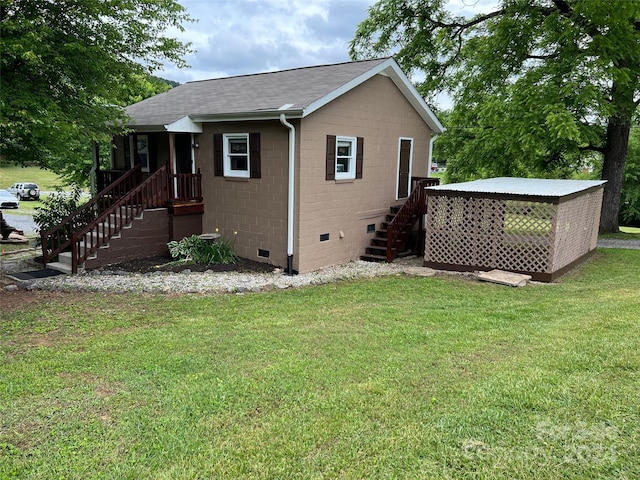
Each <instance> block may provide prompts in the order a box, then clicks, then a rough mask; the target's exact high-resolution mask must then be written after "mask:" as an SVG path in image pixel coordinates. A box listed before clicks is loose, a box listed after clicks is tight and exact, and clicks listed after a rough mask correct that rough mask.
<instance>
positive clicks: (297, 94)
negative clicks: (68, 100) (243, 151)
mask: <svg viewBox="0 0 640 480" xmlns="http://www.w3.org/2000/svg"><path fill="white" fill-rule="evenodd" d="M378 74H380V75H386V76H388V77H390V78H391V79H392V80H393V82H394V83H395V84H396V86H397V87H398V88H399V89H400V91H401V92H402V93H403V95H404V96H405V97H406V98H407V100H408V101H409V102H410V103H411V104H412V105H413V107H414V108H415V109H416V111H417V112H418V113H419V114H420V115H421V117H422V118H423V119H424V121H425V122H426V123H427V125H428V126H429V128H430V129H431V131H432V132H433V133H435V134H438V133H441V132H443V131H444V127H443V126H442V124H441V123H440V122H439V121H438V119H437V118H436V117H435V115H434V114H433V112H432V111H431V110H430V108H429V107H428V105H427V104H426V102H425V101H424V99H423V98H422V97H421V96H420V94H419V93H418V92H417V90H416V89H415V88H414V87H413V85H412V84H411V82H410V81H409V80H408V79H407V77H406V76H405V75H404V73H403V72H402V70H401V69H400V67H399V66H398V64H397V63H396V62H395V60H394V59H393V58H379V59H375V60H364V61H358V62H347V63H338V64H333V65H320V66H314V67H304V68H296V69H291V70H283V71H278V72H268V73H258V74H253V75H242V76H236V77H227V78H218V79H212V80H201V81H194V82H188V83H185V84H183V85H179V86H178V87H175V88H173V89H171V90H169V91H168V92H165V93H162V94H160V95H156V96H154V97H151V98H148V99H146V100H143V101H141V102H138V103H135V104H133V105H130V106H129V107H127V108H126V112H127V114H128V115H129V117H130V122H129V124H128V125H129V126H130V127H132V128H135V129H136V130H142V129H143V128H144V129H148V130H167V129H169V128H170V127H169V126H170V125H172V124H173V125H175V124H176V122H178V121H179V120H181V119H184V118H185V117H188V118H189V119H190V120H191V121H192V122H194V123H201V122H214V121H232V120H254V119H271V118H279V116H280V114H282V113H285V114H286V115H287V118H302V117H305V116H307V115H309V114H311V113H312V112H314V111H315V110H317V109H319V108H321V107H322V106H324V105H326V104H327V103H329V102H331V101H332V100H334V99H336V98H338V97H339V96H340V95H342V94H344V93H346V92H348V91H349V90H351V89H353V88H355V87H356V86H358V85H360V84H361V83H363V82H365V81H366V80H368V79H369V78H371V77H373V76H374V75H378Z"/></svg>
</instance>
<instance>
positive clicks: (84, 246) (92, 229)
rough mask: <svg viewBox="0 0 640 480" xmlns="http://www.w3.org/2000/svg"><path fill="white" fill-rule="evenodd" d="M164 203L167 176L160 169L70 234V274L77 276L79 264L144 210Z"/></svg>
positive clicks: (166, 200) (167, 191) (165, 200)
mask: <svg viewBox="0 0 640 480" xmlns="http://www.w3.org/2000/svg"><path fill="white" fill-rule="evenodd" d="M168 202H169V185H168V175H167V173H166V170H165V167H162V168H160V169H159V170H158V171H156V172H155V173H154V174H152V175H151V176H150V177H149V178H147V179H146V180H145V181H144V182H143V183H141V184H140V185H138V186H136V187H135V188H134V189H133V190H131V191H129V192H128V193H127V194H126V195H124V196H122V197H121V198H120V199H119V200H118V201H116V202H115V203H113V204H112V205H110V206H109V208H107V209H105V210H104V211H103V212H102V213H101V214H100V215H99V216H98V217H97V218H95V219H94V220H92V221H91V222H90V223H89V224H87V225H86V226H85V227H84V228H82V229H81V230H79V231H78V232H74V233H72V235H71V271H72V272H73V273H78V266H79V265H80V264H82V263H84V262H85V260H87V259H88V258H89V257H90V256H91V255H93V254H94V253H95V252H96V251H98V249H99V248H100V247H101V246H103V245H105V244H106V243H108V242H109V239H111V238H112V237H113V236H114V235H117V234H118V233H120V232H121V231H122V229H123V228H124V227H126V226H127V225H129V224H130V223H131V222H132V221H133V219H134V218H135V217H137V216H138V215H140V214H141V213H142V211H143V210H144V209H146V208H156V207H164V206H166V205H167V203H168Z"/></svg>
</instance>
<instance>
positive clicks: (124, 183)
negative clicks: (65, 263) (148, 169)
mask: <svg viewBox="0 0 640 480" xmlns="http://www.w3.org/2000/svg"><path fill="white" fill-rule="evenodd" d="M140 179H141V171H140V167H139V166H138V167H137V168H134V169H132V170H129V171H128V172H126V173H125V174H124V175H121V176H120V177H119V178H118V179H117V180H116V181H115V182H114V183H112V184H111V185H109V186H107V188H105V189H103V190H102V191H100V193H98V194H97V195H96V196H94V197H93V198H92V199H91V200H89V201H88V202H87V203H85V204H84V205H82V206H81V207H80V208H78V209H77V210H76V211H75V212H73V213H72V214H70V215H69V216H68V217H66V218H65V219H63V220H62V221H61V222H60V223H59V224H58V225H56V226H55V227H53V228H51V229H49V230H45V231H41V232H40V240H41V242H42V258H43V261H44V263H45V265H46V264H47V263H49V261H50V260H51V259H52V258H54V257H55V256H56V255H58V254H59V253H60V252H63V251H64V250H66V249H67V248H68V247H69V245H70V244H71V235H72V234H73V233H74V232H77V231H79V230H81V229H82V228H84V227H85V226H86V225H88V224H90V223H91V222H93V221H94V220H95V219H96V218H98V216H100V214H101V213H102V212H103V211H104V210H105V209H108V208H109V207H110V206H111V205H113V203H114V202H117V201H118V200H119V199H120V198H122V197H123V196H124V195H126V193H127V192H130V191H131V190H133V188H135V186H136V185H138V184H139V183H140Z"/></svg>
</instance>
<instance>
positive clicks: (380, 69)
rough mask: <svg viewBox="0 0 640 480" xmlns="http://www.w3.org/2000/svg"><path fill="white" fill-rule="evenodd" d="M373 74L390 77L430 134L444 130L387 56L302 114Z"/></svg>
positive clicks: (399, 69)
mask: <svg viewBox="0 0 640 480" xmlns="http://www.w3.org/2000/svg"><path fill="white" fill-rule="evenodd" d="M375 75H386V76H388V77H389V78H391V80H392V81H393V83H395V84H396V86H397V87H398V88H399V89H400V91H401V92H402V94H403V95H404V96H405V97H406V99H407V100H408V101H409V103H411V105H412V106H413V108H415V110H416V111H417V112H418V114H419V115H420V116H421V117H422V119H423V120H424V121H425V123H426V124H427V125H428V126H429V128H430V129H431V133H432V134H435V135H437V134H440V133H442V132H444V130H445V128H444V127H443V126H442V124H441V123H440V121H439V120H438V118H437V117H436V116H435V115H434V113H433V112H432V111H431V109H430V108H429V106H428V105H427V103H426V102H425V101H424V98H422V97H421V96H420V94H419V93H418V91H417V90H416V88H415V87H414V86H413V85H412V84H411V82H410V81H409V79H408V78H407V76H406V75H405V74H404V72H403V71H402V69H401V68H400V67H399V66H398V64H397V63H396V61H395V60H394V59H393V58H388V59H387V60H386V61H384V62H382V63H380V64H379V65H377V66H375V67H373V68H372V69H371V70H368V71H366V72H365V73H363V74H362V75H360V76H358V77H356V78H354V79H353V80H351V81H350V82H348V83H345V84H344V85H342V86H341V87H339V88H337V89H335V90H334V91H332V92H330V93H328V94H327V95H325V96H324V97H322V98H319V99H318V100H316V101H315V102H313V103H311V104H309V106H307V107H306V108H305V109H304V111H303V114H302V116H303V117H306V116H308V115H310V114H312V113H313V112H315V111H316V110H318V109H319V108H322V107H324V106H325V105H327V104H328V103H329V102H332V101H333V100H335V99H336V98H338V97H339V96H341V95H343V94H345V93H347V92H348V91H350V90H352V89H354V88H355V87H357V86H358V85H360V84H362V83H364V82H366V81H367V80H369V79H370V78H372V77H374V76H375Z"/></svg>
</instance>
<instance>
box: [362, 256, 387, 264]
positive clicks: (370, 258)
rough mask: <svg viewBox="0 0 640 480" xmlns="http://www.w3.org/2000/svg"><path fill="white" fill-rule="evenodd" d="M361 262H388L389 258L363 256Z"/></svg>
mask: <svg viewBox="0 0 640 480" xmlns="http://www.w3.org/2000/svg"><path fill="white" fill-rule="evenodd" d="M360 260H364V261H365V262H386V261H387V257H386V256H382V255H361V256H360Z"/></svg>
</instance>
